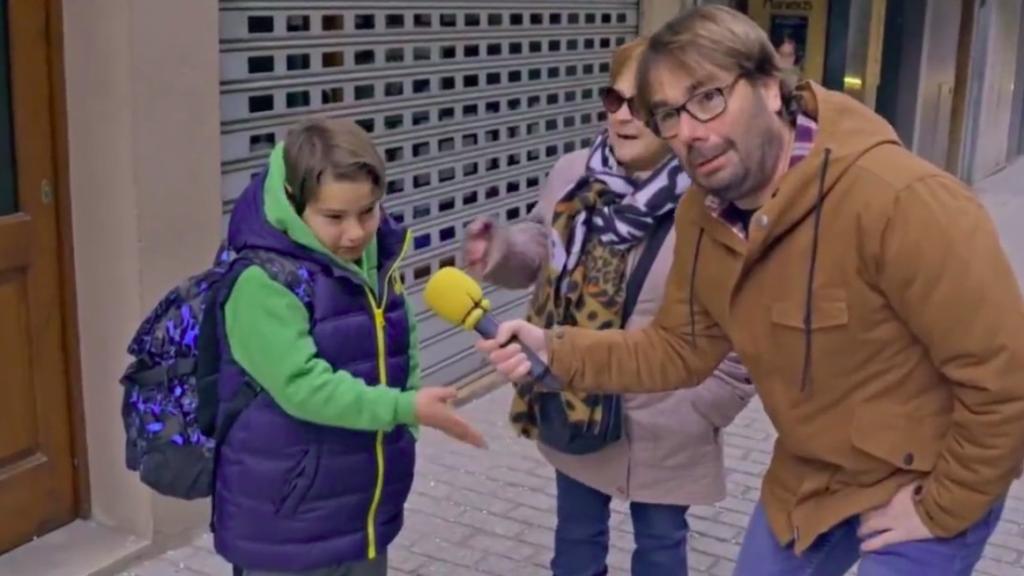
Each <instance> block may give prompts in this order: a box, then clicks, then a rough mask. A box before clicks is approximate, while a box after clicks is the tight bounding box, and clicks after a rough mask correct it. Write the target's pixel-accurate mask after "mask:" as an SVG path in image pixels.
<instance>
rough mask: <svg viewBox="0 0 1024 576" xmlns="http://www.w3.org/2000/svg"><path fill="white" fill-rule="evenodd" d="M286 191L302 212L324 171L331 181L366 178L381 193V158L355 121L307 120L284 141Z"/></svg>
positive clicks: (382, 183)
mask: <svg viewBox="0 0 1024 576" xmlns="http://www.w3.org/2000/svg"><path fill="white" fill-rule="evenodd" d="M284 169H285V183H286V185H287V188H286V193H287V196H288V200H289V201H291V203H292V206H294V207H295V211H296V212H298V213H299V215H301V214H302V213H303V211H305V209H306V204H307V203H308V202H309V201H310V200H311V199H313V198H314V197H315V196H316V193H317V191H318V190H319V188H320V182H321V179H322V178H323V176H324V174H325V173H326V174H329V175H330V176H331V178H332V179H334V180H355V181H368V182H370V183H371V184H372V185H373V187H374V188H375V189H376V190H377V194H378V197H379V196H381V195H383V192H384V181H385V180H384V161H383V160H382V159H381V157H380V154H379V153H378V152H377V147H376V146H374V145H373V140H371V139H370V135H369V134H367V133H366V131H365V130H363V129H362V128H361V127H360V126H359V125H358V124H356V123H355V122H353V121H351V120H347V119H343V118H330V119H327V118H315V119H311V120H306V121H304V122H302V123H301V124H299V125H297V126H295V127H294V128H292V129H291V130H289V131H288V135H287V136H286V137H285V142H284Z"/></svg>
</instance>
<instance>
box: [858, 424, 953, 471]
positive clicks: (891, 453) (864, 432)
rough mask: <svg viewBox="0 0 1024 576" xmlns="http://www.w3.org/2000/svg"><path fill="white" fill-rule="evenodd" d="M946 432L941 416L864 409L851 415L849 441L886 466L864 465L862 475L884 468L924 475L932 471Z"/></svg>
mask: <svg viewBox="0 0 1024 576" xmlns="http://www.w3.org/2000/svg"><path fill="white" fill-rule="evenodd" d="M948 431H949V419H948V418H945V417H941V416H931V417H923V418H922V417H919V416H913V415H911V414H908V413H906V412H901V413H895V412H886V411H879V410H877V409H876V408H874V407H869V406H864V407H862V408H861V409H860V410H858V411H857V413H856V414H855V416H854V420H853V428H852V431H851V438H850V439H851V442H852V443H853V446H854V447H855V448H856V449H857V450H859V451H861V452H864V453H866V454H868V455H870V456H872V457H873V458H874V459H876V460H881V461H882V462H884V463H886V464H888V466H884V465H882V466H874V467H871V466H868V467H867V468H868V469H867V470H864V471H863V472H868V473H870V471H871V470H878V471H879V473H881V472H882V471H883V470H885V469H888V472H889V473H891V472H892V470H893V469H896V470H905V471H914V472H924V473H928V472H931V471H932V469H933V468H935V464H936V462H937V461H938V458H939V453H940V452H941V451H942V447H943V445H944V444H945V440H946V435H947V433H948ZM854 472H855V473H856V472H861V471H858V470H854ZM880 479H881V478H879V480H880Z"/></svg>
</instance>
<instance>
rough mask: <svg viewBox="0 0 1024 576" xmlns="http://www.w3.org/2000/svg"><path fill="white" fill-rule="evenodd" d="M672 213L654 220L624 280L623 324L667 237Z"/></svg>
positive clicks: (670, 226) (631, 311)
mask: <svg viewBox="0 0 1024 576" xmlns="http://www.w3.org/2000/svg"><path fill="white" fill-rule="evenodd" d="M674 215H675V212H674V211H673V212H669V213H668V214H665V215H663V216H662V217H661V218H659V219H658V220H657V222H655V224H654V228H653V229H652V230H651V235H650V237H648V238H647V242H646V243H645V244H644V249H643V252H641V253H640V259H639V260H637V262H636V266H635V267H634V268H633V272H632V273H630V275H629V280H628V281H627V282H626V299H625V301H624V302H623V303H622V325H623V326H625V325H626V321H627V320H629V318H630V317H631V316H632V315H633V309H634V308H636V302H637V299H639V298H640V290H641V289H642V288H643V287H644V282H646V281H647V274H648V273H649V272H650V271H651V266H653V265H654V260H655V259H657V257H658V253H659V252H661V246H662V244H664V243H665V238H667V237H668V233H669V230H671V229H672V226H673V224H674V223H675V217H674Z"/></svg>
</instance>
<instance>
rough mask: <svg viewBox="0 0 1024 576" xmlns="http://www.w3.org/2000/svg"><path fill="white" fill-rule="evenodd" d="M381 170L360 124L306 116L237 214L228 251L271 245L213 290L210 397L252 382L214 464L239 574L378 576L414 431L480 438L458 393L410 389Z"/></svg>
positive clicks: (219, 533) (412, 357)
mask: <svg viewBox="0 0 1024 576" xmlns="http://www.w3.org/2000/svg"><path fill="white" fill-rule="evenodd" d="M384 182H385V179H384V164H383V161H382V160H381V158H380V155H379V154H378V153H377V150H376V149H375V148H374V146H373V143H372V142H371V140H370V138H369V136H368V135H367V134H366V133H365V132H364V131H363V130H362V129H361V128H359V127H358V126H357V125H356V124H354V123H353V122H350V121H347V120H313V121H309V122H306V123H304V124H302V125H300V126H298V127H296V128H295V129H293V130H292V131H291V132H290V133H289V134H288V136H287V138H286V141H285V143H284V144H283V146H282V145H278V146H277V148H275V150H274V152H273V153H272V154H271V156H270V161H269V166H268V168H267V171H266V172H265V173H264V174H263V175H262V177H259V178H256V179H254V180H253V183H252V184H250V185H249V187H248V188H247V189H246V191H245V192H244V193H243V194H242V196H241V197H240V198H239V201H238V203H237V205H236V207H235V209H234V212H233V213H232V216H231V223H230V227H229V233H228V243H229V245H230V247H231V248H232V249H233V250H235V251H236V252H238V253H240V254H241V255H242V257H244V256H245V254H247V253H248V254H257V253H258V254H263V255H268V254H269V255H270V256H269V257H267V256H264V257H261V258H252V260H256V261H258V262H260V264H257V265H249V266H248V267H247V268H245V270H244V271H242V272H241V274H239V275H238V278H237V280H236V281H235V283H234V285H233V286H232V287H231V289H230V291H229V292H228V293H227V296H226V299H225V300H223V302H224V304H223V329H222V336H223V340H222V343H223V345H224V350H225V357H226V358H227V360H226V361H225V362H226V363H225V365H224V366H223V367H222V370H221V379H220V382H219V392H220V395H221V397H222V398H231V397H232V396H233V395H234V393H235V392H236V391H237V390H238V389H239V386H240V385H245V383H246V382H249V383H251V384H252V385H254V386H255V387H256V388H257V389H260V390H262V392H263V393H262V394H260V395H259V396H257V398H256V400H254V401H253V402H252V403H251V404H250V405H249V406H248V408H246V410H245V411H244V412H242V414H241V415H240V416H239V417H238V420H237V421H236V422H235V424H234V427H233V428H232V429H231V433H230V434H229V435H228V437H227V439H226V440H225V442H224V443H223V445H222V447H221V450H220V454H219V460H218V465H217V485H216V492H215V507H214V514H213V517H214V524H215V545H216V549H217V552H218V553H219V554H221V555H222V556H224V557H225V558H226V559H227V560H229V561H230V562H232V563H233V564H234V565H235V566H236V570H235V572H236V574H238V573H242V574H244V575H245V576H268V575H270V574H274V575H278V574H288V575H303V576H307V575H308V576H312V575H316V576H371V575H381V576H383V575H384V574H386V572H387V560H386V555H385V551H386V549H387V546H388V544H390V543H391V541H392V540H394V538H395V537H396V536H397V535H398V532H399V530H400V529H401V525H402V508H403V506H404V503H405V499H406V497H407V496H408V494H409V490H410V487H411V485H412V479H413V468H414V460H415V439H414V436H413V433H412V432H411V431H410V428H414V427H415V426H416V425H417V424H423V425H425V426H431V427H435V428H438V429H440V430H442V431H444V432H445V433H447V434H449V435H451V436H453V437H455V438H458V439H460V440H463V441H465V442H468V443H470V444H474V445H477V446H482V445H483V440H482V438H481V437H480V435H479V434H478V433H477V432H476V431H475V430H473V429H472V428H471V427H469V425H467V424H466V423H465V422H464V421H462V420H461V419H460V418H459V417H458V416H457V415H456V414H455V412H454V411H453V409H452V408H451V407H450V406H449V401H451V400H452V399H453V397H454V391H453V390H450V389H430V388H428V389H419V388H418V378H419V374H418V370H419V360H418V357H417V351H416V344H417V342H416V330H415V321H414V318H413V316H412V314H411V311H410V310H409V307H408V305H407V303H406V302H405V297H404V294H403V293H402V290H401V282H400V281H399V280H398V276H397V275H398V267H399V264H400V262H401V259H402V257H403V256H404V253H405V248H406V246H407V245H408V234H407V232H405V231H404V230H401V229H399V228H398V227H397V226H396V225H395V224H394V223H393V222H392V221H390V220H389V219H388V218H386V216H383V215H382V212H381V197H382V190H383V187H384ZM268 262H269V264H268ZM267 266H274V267H276V268H277V269H276V270H267V269H266V268H267ZM282 278H285V279H287V280H286V281H284V282H281V281H278V280H280V279H282ZM275 279H278V280H275Z"/></svg>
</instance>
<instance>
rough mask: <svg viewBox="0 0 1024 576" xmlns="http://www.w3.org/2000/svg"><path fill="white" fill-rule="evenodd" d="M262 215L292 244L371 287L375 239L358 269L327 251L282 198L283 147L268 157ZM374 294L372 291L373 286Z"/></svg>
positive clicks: (373, 274) (277, 147) (283, 183)
mask: <svg viewBox="0 0 1024 576" xmlns="http://www.w3.org/2000/svg"><path fill="white" fill-rule="evenodd" d="M263 211H264V214H265V216H266V218H267V222H269V223H270V225H271V226H273V227H274V228H276V229H278V230H280V231H281V232H284V233H285V234H286V235H287V236H288V237H289V238H291V239H292V241H294V242H296V243H298V244H300V245H302V246H305V247H306V248H309V249H310V250H313V251H314V252H319V253H320V254H323V255H325V256H327V257H329V258H330V259H331V260H332V261H333V262H334V263H335V264H337V265H338V266H341V267H342V268H344V269H346V270H349V271H351V272H353V273H355V274H358V275H359V276H360V277H361V278H362V279H363V280H365V281H366V282H368V283H370V284H371V285H374V284H375V283H376V282H375V279H376V277H377V274H376V270H377V238H376V237H374V238H373V240H371V241H370V245H369V246H367V247H366V250H365V251H363V257H362V258H361V259H360V263H361V266H356V265H355V264H353V263H351V262H348V261H345V260H342V259H340V258H338V257H337V256H335V255H334V254H333V253H332V252H331V251H330V250H328V249H327V248H326V247H325V246H324V245H323V244H322V243H321V242H320V241H319V240H317V239H316V236H315V235H314V234H313V231H312V230H311V229H310V228H309V226H308V225H306V223H305V222H304V221H303V220H302V218H301V217H300V216H299V214H298V213H296V212H295V208H294V207H293V206H292V204H291V202H289V201H288V197H287V196H286V195H285V169H284V143H283V142H279V143H278V144H277V146H275V147H274V151H273V152H271V153H270V159H269V161H268V168H267V178H266V181H265V182H264V184H263ZM374 291H375V292H376V287H375V286H374Z"/></svg>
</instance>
